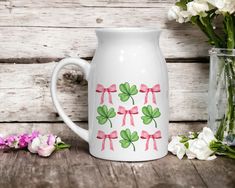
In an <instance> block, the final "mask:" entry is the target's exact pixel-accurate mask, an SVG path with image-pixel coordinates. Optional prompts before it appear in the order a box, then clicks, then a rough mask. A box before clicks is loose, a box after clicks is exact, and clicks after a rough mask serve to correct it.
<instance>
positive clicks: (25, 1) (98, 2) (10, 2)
mask: <svg viewBox="0 0 235 188" xmlns="http://www.w3.org/2000/svg"><path fill="white" fill-rule="evenodd" d="M174 2H175V0H79V1H76V0H66V1H64V0H50V1H47V0H41V1H37V0H3V1H0V5H1V4H2V5H7V6H8V7H10V6H11V7H54V8H58V7H69V8H74V7H149V8H152V7H164V6H166V5H167V4H170V5H172V4H173V3H174Z"/></svg>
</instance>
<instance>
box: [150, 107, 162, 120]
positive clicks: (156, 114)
mask: <svg viewBox="0 0 235 188" xmlns="http://www.w3.org/2000/svg"><path fill="white" fill-rule="evenodd" d="M160 115H161V113H160V111H159V108H155V109H154V110H153V113H152V116H153V117H154V118H158V117H159V116H160Z"/></svg>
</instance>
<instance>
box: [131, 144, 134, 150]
mask: <svg viewBox="0 0 235 188" xmlns="http://www.w3.org/2000/svg"><path fill="white" fill-rule="evenodd" d="M131 145H132V147H133V151H135V145H134V144H133V143H132V142H131Z"/></svg>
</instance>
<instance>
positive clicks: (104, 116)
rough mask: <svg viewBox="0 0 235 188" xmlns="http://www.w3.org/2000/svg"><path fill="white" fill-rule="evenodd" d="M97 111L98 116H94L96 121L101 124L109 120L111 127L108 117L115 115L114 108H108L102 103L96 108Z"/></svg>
mask: <svg viewBox="0 0 235 188" xmlns="http://www.w3.org/2000/svg"><path fill="white" fill-rule="evenodd" d="M97 112H98V114H99V116H97V117H96V119H97V120H98V123H99V124H101V125H104V124H105V123H106V122H107V121H109V123H110V127H111V128H112V122H111V120H110V118H113V117H115V116H116V112H115V110H114V108H110V109H108V107H107V106H106V105H103V106H99V107H98V108H97Z"/></svg>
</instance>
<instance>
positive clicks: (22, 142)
mask: <svg viewBox="0 0 235 188" xmlns="http://www.w3.org/2000/svg"><path fill="white" fill-rule="evenodd" d="M29 142H30V136H29V135H28V134H23V135H20V136H19V148H25V147H27V146H28V143H29Z"/></svg>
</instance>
